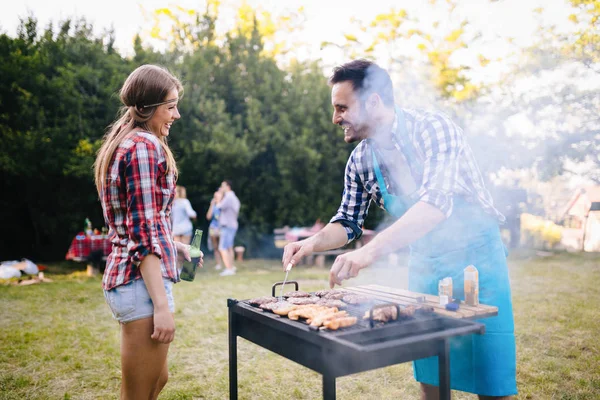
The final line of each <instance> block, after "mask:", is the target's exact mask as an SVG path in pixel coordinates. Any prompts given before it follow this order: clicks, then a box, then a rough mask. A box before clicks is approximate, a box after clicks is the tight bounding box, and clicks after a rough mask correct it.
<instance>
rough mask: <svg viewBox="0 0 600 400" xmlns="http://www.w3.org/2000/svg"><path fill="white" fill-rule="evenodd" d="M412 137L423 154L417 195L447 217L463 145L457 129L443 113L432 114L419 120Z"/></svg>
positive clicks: (450, 209)
mask: <svg viewBox="0 0 600 400" xmlns="http://www.w3.org/2000/svg"><path fill="white" fill-rule="evenodd" d="M416 139H417V145H418V146H419V147H420V150H421V151H422V153H423V154H424V156H425V157H424V158H425V159H424V163H423V180H422V184H421V187H420V189H419V191H418V193H417V197H418V198H419V200H420V201H423V202H425V203H429V204H431V205H432V206H434V207H437V208H438V209H440V211H442V212H443V213H444V215H445V216H446V217H449V216H450V215H451V214H452V207H453V201H452V196H453V193H454V192H455V190H454V189H455V187H456V185H457V182H458V180H459V179H458V173H459V156H460V154H461V151H462V149H463V145H464V143H463V135H462V132H461V129H460V128H459V127H458V126H456V125H455V124H454V123H453V122H452V121H450V119H448V118H447V117H445V116H443V115H441V114H435V115H431V116H429V117H428V118H427V119H426V120H424V121H423V128H422V129H421V132H420V135H417V137H416Z"/></svg>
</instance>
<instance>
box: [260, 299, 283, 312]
mask: <svg viewBox="0 0 600 400" xmlns="http://www.w3.org/2000/svg"><path fill="white" fill-rule="evenodd" d="M289 305H291V304H290V303H288V302H287V301H274V302H272V303H264V304H261V305H260V308H262V309H263V310H267V311H273V310H275V309H277V308H280V307H285V306H289Z"/></svg>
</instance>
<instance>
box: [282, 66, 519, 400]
mask: <svg viewBox="0 0 600 400" xmlns="http://www.w3.org/2000/svg"><path fill="white" fill-rule="evenodd" d="M329 84H330V85H331V88H332V89H331V102H332V105H333V109H334V111H333V123H334V124H337V125H339V126H340V127H342V129H343V130H344V140H345V141H346V142H347V143H353V142H357V141H359V142H360V143H359V144H358V146H357V147H356V148H355V149H354V151H353V152H352V154H351V155H350V158H349V160H348V163H347V165H346V173H345V182H344V185H345V186H344V193H343V195H342V202H341V205H340V207H339V209H338V211H337V213H336V215H335V216H334V217H333V218H332V219H331V221H330V222H329V224H328V225H326V226H325V227H324V228H323V229H322V230H321V231H320V232H319V233H317V234H316V235H314V236H312V237H310V238H308V239H305V240H302V241H299V242H294V243H290V244H288V245H287V246H286V247H285V249H284V254H283V260H282V261H283V265H284V267H285V266H287V265H288V264H289V263H291V264H292V265H294V264H296V263H297V262H298V261H299V260H300V259H301V258H302V257H304V256H307V255H309V254H311V253H314V252H318V251H325V250H330V249H334V248H338V247H342V246H344V245H345V244H347V243H349V242H351V241H352V240H355V239H357V238H359V237H360V235H361V234H362V227H363V223H364V220H365V218H366V216H367V211H368V208H369V204H370V203H371V201H375V203H376V204H377V205H378V206H380V207H381V208H384V209H385V210H387V211H388V212H389V213H390V214H392V215H394V216H395V217H397V218H398V220H397V221H396V222H395V223H394V224H392V225H391V226H390V227H388V228H387V229H385V230H384V231H382V232H380V233H379V234H378V235H377V236H376V237H375V238H374V239H373V240H371V241H370V242H369V243H368V244H367V245H365V246H363V247H361V248H360V249H358V250H354V251H351V252H347V253H345V254H343V255H340V256H338V257H337V258H336V260H335V262H334V264H333V266H332V267H331V271H330V274H329V283H330V286H331V287H334V285H335V284H338V285H339V284H341V283H342V281H343V280H345V279H349V278H352V277H355V276H357V275H358V273H359V271H360V270H361V269H363V268H365V267H367V266H369V265H370V264H372V263H373V261H375V260H376V259H377V258H379V257H381V256H383V255H385V254H389V253H391V252H394V251H396V250H399V249H401V248H403V247H406V246H410V249H411V259H410V263H409V289H410V290H413V291H416V292H422V293H429V294H435V295H437V292H438V287H437V285H438V281H439V280H440V279H442V278H444V277H448V276H450V277H452V278H453V282H454V297H457V298H462V297H463V269H464V268H465V267H466V266H468V265H470V264H473V265H475V266H476V267H477V269H478V270H479V285H480V292H479V294H480V302H481V303H483V304H490V305H495V306H498V309H499V311H498V316H497V317H494V318H489V319H486V320H481V321H480V322H482V323H484V324H485V325H486V334H485V335H481V336H480V335H470V336H468V337H462V338H456V339H454V340H453V341H452V342H451V346H450V348H451V356H450V363H451V365H450V370H451V372H450V377H451V387H452V389H455V390H461V391H465V392H471V393H476V394H478V395H479V398H481V399H488V398H493V399H508V398H510V396H511V395H514V394H516V393H517V388H516V356H515V337H514V324H513V315H512V303H511V298H510V287H509V282H508V271H507V265H506V254H505V252H504V246H503V244H502V241H501V239H500V232H499V229H498V223H499V222H504V216H503V215H502V214H501V213H500V212H498V211H497V210H496V209H495V208H494V206H493V202H492V199H491V196H490V194H489V192H488V191H487V189H486V188H485V185H484V182H483V178H482V176H481V173H480V172H479V169H478V167H477V164H476V162H475V159H474V157H473V154H472V153H471V149H470V147H469V146H468V144H467V143H466V141H465V138H464V137H463V135H462V130H461V129H460V128H459V127H458V126H456V125H455V124H454V123H453V122H452V121H451V120H450V119H449V118H448V117H447V116H445V115H442V114H439V113H428V112H423V111H416V110H409V109H402V108H399V107H396V106H395V104H394V95H393V86H392V81H391V79H390V76H389V75H388V73H387V72H386V71H385V70H383V69H382V68H380V67H379V66H377V65H376V64H374V63H372V62H370V61H366V60H355V61H351V62H349V63H347V64H344V65H341V66H339V67H336V68H335V69H334V71H333V75H332V76H331V77H330V79H329ZM414 373H415V378H416V379H417V381H419V382H420V383H421V398H422V399H428V400H430V399H437V398H439V391H438V386H439V382H438V369H437V359H436V358H428V359H424V360H417V361H416V362H414Z"/></svg>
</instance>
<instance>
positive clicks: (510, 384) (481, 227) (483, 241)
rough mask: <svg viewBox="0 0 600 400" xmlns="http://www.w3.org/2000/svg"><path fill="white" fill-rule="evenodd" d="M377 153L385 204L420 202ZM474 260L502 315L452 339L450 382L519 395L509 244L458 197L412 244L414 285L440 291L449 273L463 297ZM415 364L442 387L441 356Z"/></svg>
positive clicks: (404, 206) (422, 376) (395, 208)
mask: <svg viewBox="0 0 600 400" xmlns="http://www.w3.org/2000/svg"><path fill="white" fill-rule="evenodd" d="M396 115H397V118H398V128H397V129H398V130H397V135H398V136H399V138H400V140H401V143H402V144H403V147H402V152H403V154H404V155H405V157H406V159H407V161H408V163H409V166H410V167H411V168H416V169H417V170H416V171H415V172H416V173H418V174H419V176H421V177H422V175H423V171H422V166H421V164H420V163H419V162H416V157H415V155H416V151H415V149H414V148H413V145H412V142H411V141H410V138H409V137H408V134H407V131H406V123H405V121H404V116H403V113H402V110H400V109H398V108H397V109H396ZM395 145H396V147H397V148H399V146H398V145H397V143H395ZM372 155H373V167H374V169H375V176H376V177H377V182H378V184H379V188H380V191H381V195H382V198H383V204H384V208H385V209H386V211H388V212H389V213H390V214H392V215H394V216H396V217H398V218H400V217H401V216H402V215H404V213H405V212H406V211H407V210H408V209H409V208H410V207H412V206H413V205H414V204H415V200H414V197H412V196H407V195H400V196H395V195H392V194H390V193H389V192H388V190H387V187H386V184H385V180H384V178H383V175H382V173H381V169H380V167H379V163H378V162H377V157H376V155H375V152H374V151H372ZM470 264H473V265H474V266H475V267H477V269H478V271H479V301H480V302H481V303H482V304H487V305H494V306H497V307H498V316H497V317H492V318H484V319H481V320H478V322H481V323H483V324H485V326H486V332H485V334H484V335H469V336H464V337H457V338H453V339H451V340H450V386H451V388H452V389H453V390H460V391H463V392H470V393H476V394H479V395H484V396H509V395H514V394H516V393H517V383H516V346H515V336H514V321H513V313H512V301H511V294H510V284H509V278H508V267H507V264H506V248H505V247H504V244H503V243H502V240H501V237H500V230H499V228H498V224H497V222H496V220H495V219H494V218H493V217H492V216H490V215H489V214H487V213H485V212H484V211H483V209H482V208H481V207H479V206H478V205H476V204H471V203H468V202H467V201H465V200H464V199H462V198H460V197H456V196H455V198H454V205H453V211H452V214H451V215H450V217H449V218H447V219H446V220H444V221H443V222H441V223H440V224H439V225H438V226H436V227H435V228H434V229H433V231H431V232H429V233H428V234H427V235H425V236H424V237H422V238H421V239H419V240H417V241H416V242H414V243H413V244H412V245H411V246H410V261H409V283H408V287H409V290H412V291H415V292H420V293H427V294H432V295H436V296H437V294H438V281H439V280H440V279H442V278H444V277H447V276H450V277H452V282H453V296H454V297H455V298H459V299H462V300H464V286H463V282H464V276H463V269H464V268H465V267H466V266H467V265H470ZM413 367H414V375H415V379H416V380H417V381H419V382H421V383H425V384H429V385H434V386H439V380H438V379H439V375H438V360H437V357H430V358H426V359H422V360H417V361H415V362H414V363H413Z"/></svg>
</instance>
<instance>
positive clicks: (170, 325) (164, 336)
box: [150, 308, 175, 344]
mask: <svg viewBox="0 0 600 400" xmlns="http://www.w3.org/2000/svg"><path fill="white" fill-rule="evenodd" d="M150 337H151V338H152V339H154V340H156V341H157V342H160V343H165V344H166V343H171V342H172V341H173V339H175V320H174V319H173V314H171V312H170V311H169V309H168V308H166V309H162V310H156V309H155V310H154V332H153V333H152V336H150Z"/></svg>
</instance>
